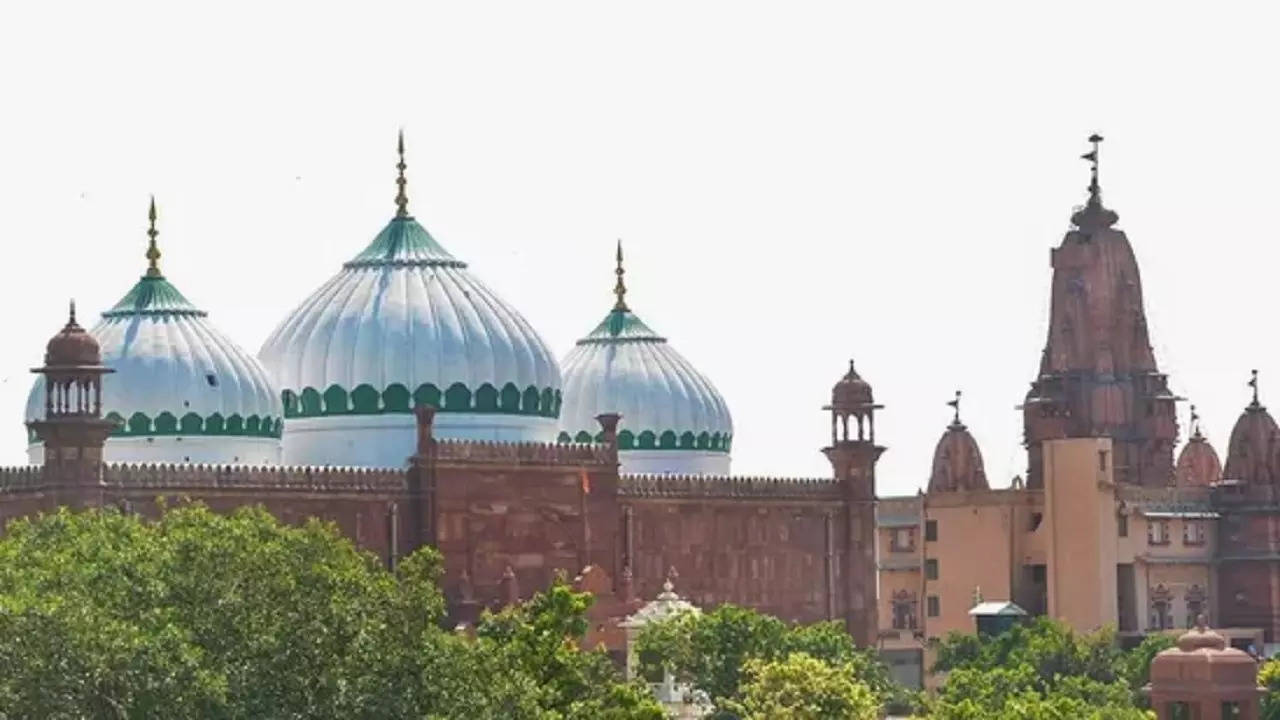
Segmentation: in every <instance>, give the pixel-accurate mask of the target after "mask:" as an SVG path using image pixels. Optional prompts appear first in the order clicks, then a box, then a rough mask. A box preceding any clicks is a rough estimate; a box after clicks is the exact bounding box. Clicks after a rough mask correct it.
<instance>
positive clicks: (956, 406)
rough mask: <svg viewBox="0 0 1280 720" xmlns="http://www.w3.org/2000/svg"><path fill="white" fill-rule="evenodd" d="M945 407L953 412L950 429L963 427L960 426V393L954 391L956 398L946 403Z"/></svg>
mask: <svg viewBox="0 0 1280 720" xmlns="http://www.w3.org/2000/svg"><path fill="white" fill-rule="evenodd" d="M947 407H949V408H951V409H953V410H955V411H956V412H955V417H953V418H952V419H951V427H964V426H963V425H961V424H960V391H959V390H956V398H955V399H954V400H948V401H947Z"/></svg>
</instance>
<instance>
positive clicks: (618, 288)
mask: <svg viewBox="0 0 1280 720" xmlns="http://www.w3.org/2000/svg"><path fill="white" fill-rule="evenodd" d="M626 272H627V271H626V270H623V269H622V240H618V267H617V269H616V270H614V271H613V273H614V274H615V275H617V276H618V282H617V284H615V285H614V286H613V294H614V295H616V296H618V301H617V302H615V303H614V304H613V311H614V312H628V311H630V308H628V307H627V285H626V283H624V282H623V281H622V276H623V275H625V274H626Z"/></svg>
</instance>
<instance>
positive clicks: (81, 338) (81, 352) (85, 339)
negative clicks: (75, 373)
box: [44, 301, 102, 367]
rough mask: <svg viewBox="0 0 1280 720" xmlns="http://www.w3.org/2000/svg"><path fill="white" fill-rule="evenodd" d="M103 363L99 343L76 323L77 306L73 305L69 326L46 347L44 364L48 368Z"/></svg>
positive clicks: (73, 303) (68, 321)
mask: <svg viewBox="0 0 1280 720" xmlns="http://www.w3.org/2000/svg"><path fill="white" fill-rule="evenodd" d="M101 362H102V351H101V348H100V347H99V346H98V341H97V340H94V339H93V336H92V335H90V334H89V333H87V332H85V330H84V328H82V327H80V325H79V323H77V322H76V304H75V302H74V301H73V302H72V303H71V317H70V318H69V319H68V320H67V324H66V326H65V327H63V328H62V330H61V331H59V332H58V334H57V335H54V336H53V337H52V338H51V339H50V340H49V344H48V345H47V346H45V352H44V364H45V365H48V366H51V367H52V366H73V367H74V366H92V365H99V364H101Z"/></svg>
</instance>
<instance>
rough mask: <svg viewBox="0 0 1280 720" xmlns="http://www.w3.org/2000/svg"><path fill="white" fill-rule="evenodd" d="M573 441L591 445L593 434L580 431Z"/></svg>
mask: <svg viewBox="0 0 1280 720" xmlns="http://www.w3.org/2000/svg"><path fill="white" fill-rule="evenodd" d="M573 441H574V442H580V443H590V442H591V433H589V432H587V431H586V430H579V431H578V434H577V435H574V436H573Z"/></svg>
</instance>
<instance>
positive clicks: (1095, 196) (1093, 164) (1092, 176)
mask: <svg viewBox="0 0 1280 720" xmlns="http://www.w3.org/2000/svg"><path fill="white" fill-rule="evenodd" d="M1089 142H1091V143H1093V149H1092V150H1090V151H1089V152H1087V153H1085V154H1083V155H1081V156H1080V157H1081V158H1083V159H1085V160H1088V161H1089V202H1090V204H1092V203H1099V204H1101V203H1102V188H1101V187H1100V186H1099V185H1098V144H1099V143H1101V142H1102V136H1101V135H1099V134H1098V133H1094V134H1092V135H1090V136H1089Z"/></svg>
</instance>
